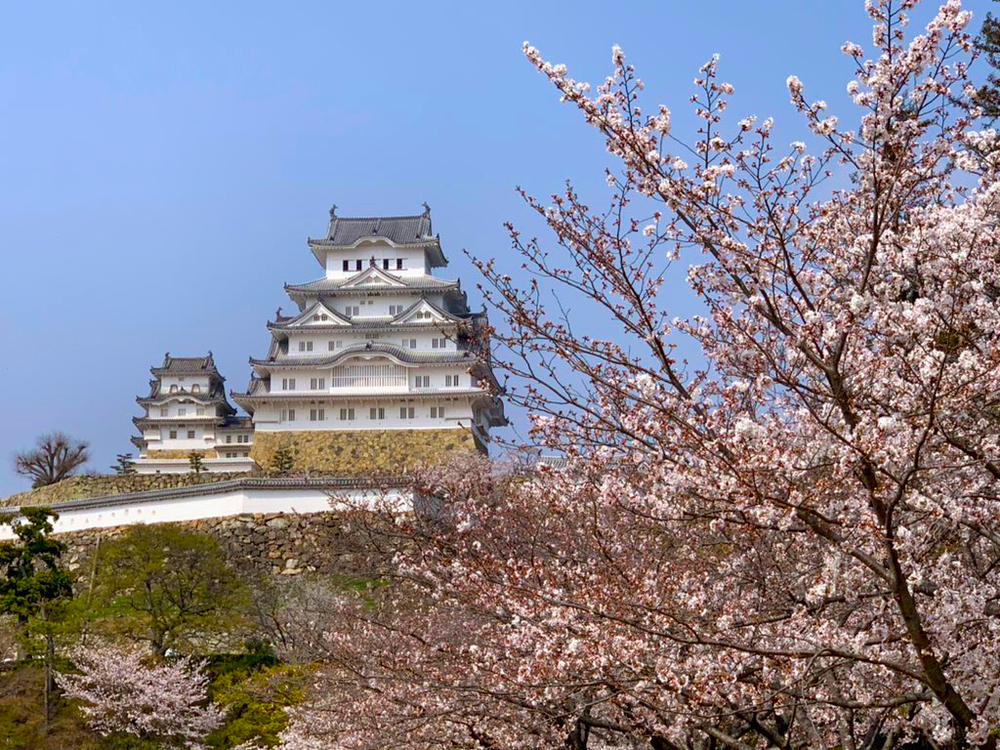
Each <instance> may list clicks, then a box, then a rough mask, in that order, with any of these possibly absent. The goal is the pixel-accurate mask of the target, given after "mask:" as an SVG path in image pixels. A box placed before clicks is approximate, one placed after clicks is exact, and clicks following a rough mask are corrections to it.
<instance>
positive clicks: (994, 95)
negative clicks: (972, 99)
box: [976, 0, 1000, 118]
mask: <svg viewBox="0 0 1000 750" xmlns="http://www.w3.org/2000/svg"><path fill="white" fill-rule="evenodd" d="M994 1H996V0H994ZM976 48H977V49H978V50H979V53H980V54H981V55H982V56H983V57H984V58H986V62H987V63H988V64H989V66H990V67H991V68H992V69H993V71H994V72H992V73H990V75H989V76H988V77H987V79H986V83H985V84H983V85H982V86H981V87H980V89H979V96H978V98H979V101H980V102H981V103H982V105H983V111H984V112H985V113H986V116H987V117H992V118H996V117H1000V74H998V73H1000V18H997V17H996V16H994V15H993V14H992V13H987V14H986V20H985V21H983V30H982V32H981V33H980V34H979V36H978V37H977V38H976Z"/></svg>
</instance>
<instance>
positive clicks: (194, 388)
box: [191, 383, 201, 393]
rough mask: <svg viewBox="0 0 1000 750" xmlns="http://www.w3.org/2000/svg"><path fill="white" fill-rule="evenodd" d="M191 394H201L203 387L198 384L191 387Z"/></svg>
mask: <svg viewBox="0 0 1000 750" xmlns="http://www.w3.org/2000/svg"><path fill="white" fill-rule="evenodd" d="M191 393H201V386H200V385H198V384H197V383H195V384H193V385H192V386H191Z"/></svg>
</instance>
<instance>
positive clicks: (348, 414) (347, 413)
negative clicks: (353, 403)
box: [340, 407, 354, 421]
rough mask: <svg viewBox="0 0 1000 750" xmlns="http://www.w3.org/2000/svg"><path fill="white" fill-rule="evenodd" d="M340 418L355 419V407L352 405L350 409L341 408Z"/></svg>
mask: <svg viewBox="0 0 1000 750" xmlns="http://www.w3.org/2000/svg"><path fill="white" fill-rule="evenodd" d="M340 418H341V419H342V420H345V421H346V420H348V419H354V408H353V407H352V408H349V409H341V410H340Z"/></svg>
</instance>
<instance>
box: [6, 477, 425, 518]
mask: <svg viewBox="0 0 1000 750" xmlns="http://www.w3.org/2000/svg"><path fill="white" fill-rule="evenodd" d="M408 484H409V481H408V480H407V479H406V478H405V477H399V476H392V475H376V476H357V477H345V476H333V477H321V478H316V479H306V478H299V477H287V478H286V477H273V478H272V477H245V478H240V479H228V480H222V481H219V482H204V483H198V484H191V485H185V486H181V487H169V488H166V489H161V490H144V491H139V492H126V493H122V494H120V495H103V496H100V497H88V498H85V499H82V500H67V501H66V502H62V503H53V504H52V507H53V508H55V509H57V510H59V511H70V510H85V509H89V508H107V507H114V506H118V505H128V504H131V503H135V502H147V501H148V502H153V501H158V500H172V499H178V498H184V497H192V496H199V495H215V494H220V493H223V492H231V491H233V490H241V489H261V490H276V491H281V490H323V491H326V492H331V493H335V492H336V491H338V490H351V489H386V490H388V489H395V488H402V487H406V486H408ZM2 504H3V503H2V501H0V506H2ZM17 512H19V511H18V508H15V507H0V514H3V515H12V514H14V513H17Z"/></svg>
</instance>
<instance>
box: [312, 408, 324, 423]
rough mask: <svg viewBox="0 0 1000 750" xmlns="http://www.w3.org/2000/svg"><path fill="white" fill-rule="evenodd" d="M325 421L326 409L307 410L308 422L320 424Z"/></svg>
mask: <svg viewBox="0 0 1000 750" xmlns="http://www.w3.org/2000/svg"><path fill="white" fill-rule="evenodd" d="M324 419H326V409H310V410H309V421H310V422H317V421H318V422H322V421H323V420H324Z"/></svg>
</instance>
